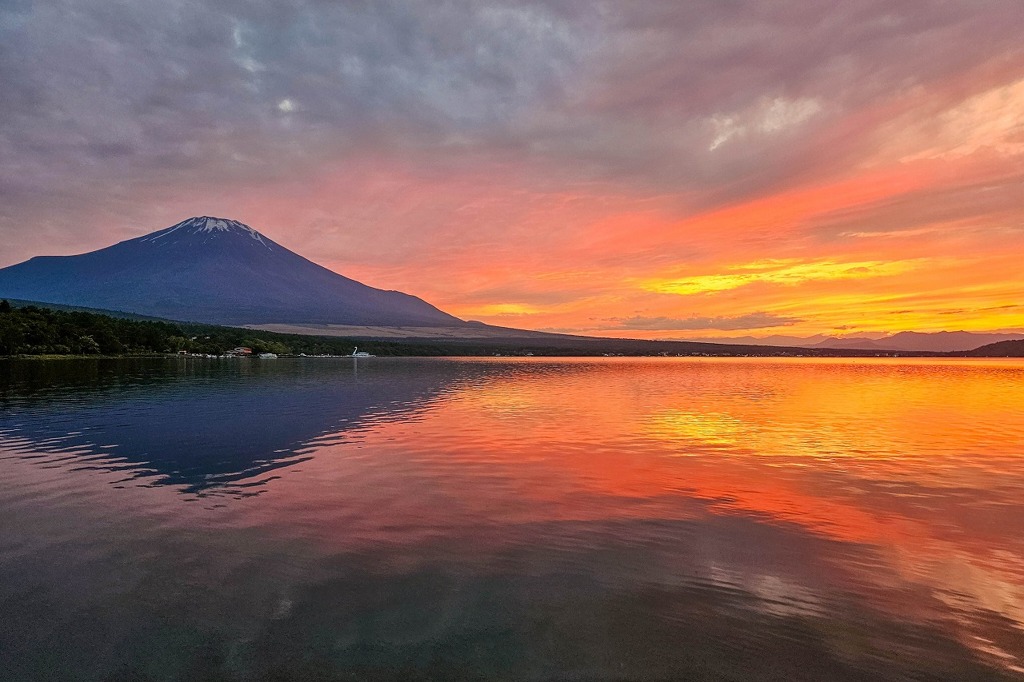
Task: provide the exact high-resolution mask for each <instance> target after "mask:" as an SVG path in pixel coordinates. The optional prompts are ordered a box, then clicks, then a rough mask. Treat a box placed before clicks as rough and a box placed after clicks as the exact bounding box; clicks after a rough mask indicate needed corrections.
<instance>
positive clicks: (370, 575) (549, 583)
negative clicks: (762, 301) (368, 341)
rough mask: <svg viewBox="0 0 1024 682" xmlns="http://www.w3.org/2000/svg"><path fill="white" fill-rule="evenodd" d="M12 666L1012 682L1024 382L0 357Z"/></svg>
mask: <svg viewBox="0 0 1024 682" xmlns="http://www.w3.org/2000/svg"><path fill="white" fill-rule="evenodd" d="M356 362H357V363H358V364H354V363H356ZM0 677H2V678H3V679H10V680H23V679H24V680H36V679H39V680H45V679H54V680H56V679H60V680H65V679H86V680H94V679H99V680H103V679H148V680H179V679H180V680H200V679H228V680H264V679H267V680H286V679H316V680H331V679H355V680H363V679H365V680H415V679H433V680H453V679H482V680H490V679H497V680H548V679H573V680H671V679H696V680H720V679H721V680H746V679H777V680H796V679H813V680H847V679H849V680H878V679H905V680H925V679H936V680H938V679H978V680H983V679H984V680H991V679H1003V678H1005V679H1024V362H1021V361H984V362H981V361H979V362H974V361H965V360H937V361H925V360H921V361H914V360H900V361H894V360H761V359H735V360H727V359H706V358H701V359H660V358H659V359H626V358H609V359H601V360H548V359H523V360H509V359H498V358H495V359H482V360H449V359H445V360H435V359H388V358H373V359H370V360H359V361H353V360H351V359H336V360H328V359H308V360H285V359H279V360H272V361H256V360H244V361H243V360H234V361H224V360H221V361H216V360H137V361H128V360H124V361H60V362H41V361H40V362H11V361H0Z"/></svg>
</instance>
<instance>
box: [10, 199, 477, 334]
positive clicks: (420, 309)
mask: <svg viewBox="0 0 1024 682" xmlns="http://www.w3.org/2000/svg"><path fill="white" fill-rule="evenodd" d="M0 298H14V299H27V300H33V301H45V302H48V303H59V304H64V305H71V306H84V307H89V308H102V309H108V310H120V311H126V312H131V313H136V314H140V315H150V316H154V317H162V318H168V319H174V320H184V321H194V322H207V323H211V324H234V325H240V324H268V323H282V324H288V323H292V324H302V323H314V324H349V325H394V326H401V325H408V326H421V327H435V326H446V327H452V326H462V325H464V324H465V323H464V322H463V321H462V320H460V319H459V318H457V317H454V316H452V315H449V314H448V313H445V312H443V311H441V310H438V309H437V308H435V307H434V306H432V305H430V304H429V303H427V302H425V301H423V300H422V299H419V298H417V297H415V296H410V295H409V294H404V293H402V292H399V291H385V290H382V289H375V288H373V287H370V286H367V285H365V284H362V283H360V282H357V281H355V280H353V279H349V278H347V277H343V276H341V275H339V274H337V273H335V272H332V271H330V270H328V269H327V268H325V267H322V266H320V265H317V264H316V263H313V262H312V261H310V260H307V259H306V258H303V257H302V256H300V255H298V254H296V253H294V252H292V251H289V250H288V249H286V248H284V247H283V246H281V245H279V244H277V243H275V242H274V241H272V240H271V239H269V238H268V237H266V236H265V235H263V234H260V233H259V232H257V231H256V230H254V229H252V228H251V227H249V226H248V225H244V224H242V223H240V222H237V221H234V220H226V219H223V218H212V217H208V216H202V217H196V218H189V219H188V220H184V221H182V222H180V223H178V224H177V225H173V226H172V227H168V228H167V229H164V230H160V231H158V232H153V233H152V234H148V235H145V236H143V237H138V238H136V239H129V240H127V241H123V242H120V243H118V244H114V245H113V246H109V247H107V248H105V249H100V250H98V251H92V252H90V253H84V254H81V255H77V256H37V257H36V258H32V259H31V260H27V261H25V262H24V263H19V264H17V265H12V266H10V267H7V268H3V269H0Z"/></svg>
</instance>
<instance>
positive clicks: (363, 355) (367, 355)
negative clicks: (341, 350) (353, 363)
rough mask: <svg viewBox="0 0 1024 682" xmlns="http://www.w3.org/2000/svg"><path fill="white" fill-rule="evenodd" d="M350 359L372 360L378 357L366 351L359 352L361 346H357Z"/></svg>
mask: <svg viewBox="0 0 1024 682" xmlns="http://www.w3.org/2000/svg"><path fill="white" fill-rule="evenodd" d="M349 357H351V358H372V357H376V356H374V355H371V354H370V353H367V352H366V351H364V350H359V346H356V347H355V348H353V349H352V355H350V356H349Z"/></svg>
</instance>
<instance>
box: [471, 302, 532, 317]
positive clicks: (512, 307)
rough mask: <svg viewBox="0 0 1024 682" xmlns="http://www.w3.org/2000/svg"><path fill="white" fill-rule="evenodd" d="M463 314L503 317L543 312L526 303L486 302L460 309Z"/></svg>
mask: <svg viewBox="0 0 1024 682" xmlns="http://www.w3.org/2000/svg"><path fill="white" fill-rule="evenodd" d="M458 312H459V314H461V315H463V316H471V317H472V316H480V317H503V316H516V315H536V314H538V313H541V312H543V310H542V309H541V308H538V307H537V306H534V305H529V304H527V303H488V304H486V305H481V306H476V307H473V308H467V309H460V310H458Z"/></svg>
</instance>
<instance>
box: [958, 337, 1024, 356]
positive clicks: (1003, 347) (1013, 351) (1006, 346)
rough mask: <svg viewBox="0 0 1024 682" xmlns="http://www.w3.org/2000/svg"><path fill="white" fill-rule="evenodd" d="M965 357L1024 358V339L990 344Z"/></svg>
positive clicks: (969, 352)
mask: <svg viewBox="0 0 1024 682" xmlns="http://www.w3.org/2000/svg"><path fill="white" fill-rule="evenodd" d="M964 355H969V356H971V357H978V358H1024V339H1017V340H1013V341H997V342H996V343H989V344H986V345H984V346H982V347H981V348H975V349H974V350H971V351H968V352H967V353H964Z"/></svg>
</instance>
